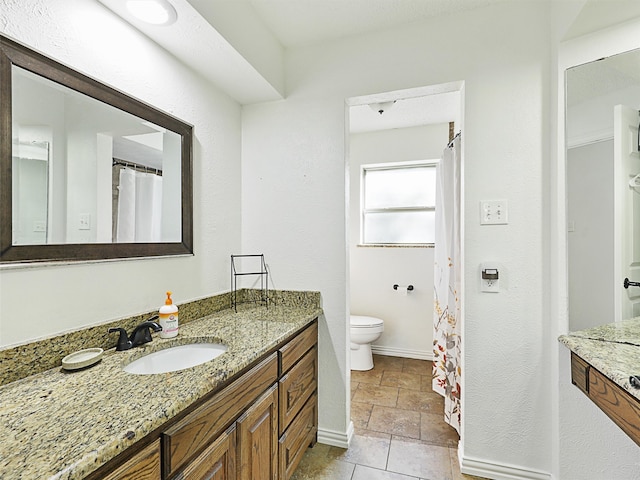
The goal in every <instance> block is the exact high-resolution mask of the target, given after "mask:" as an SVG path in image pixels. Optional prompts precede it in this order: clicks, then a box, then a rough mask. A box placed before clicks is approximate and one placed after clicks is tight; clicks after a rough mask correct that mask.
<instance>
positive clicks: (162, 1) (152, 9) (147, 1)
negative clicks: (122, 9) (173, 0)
mask: <svg viewBox="0 0 640 480" xmlns="http://www.w3.org/2000/svg"><path fill="white" fill-rule="evenodd" d="M127 10H129V13H131V15H133V16H134V17H136V18H137V19H138V20H142V21H143V22H146V23H150V24H152V25H170V24H172V23H173V22H175V21H176V19H177V18H178V14H177V13H176V9H175V8H173V5H171V4H170V3H169V2H168V1H167V0H127Z"/></svg>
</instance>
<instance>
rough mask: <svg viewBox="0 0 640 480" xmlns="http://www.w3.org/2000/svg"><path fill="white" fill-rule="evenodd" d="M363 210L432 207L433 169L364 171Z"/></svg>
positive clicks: (433, 195) (409, 168) (412, 168)
mask: <svg viewBox="0 0 640 480" xmlns="http://www.w3.org/2000/svg"><path fill="white" fill-rule="evenodd" d="M364 181H365V190H364V207H365V208H366V209H370V208H385V207H413V206H434V205H435V203H436V199H435V184H436V183H435V182H436V169H435V167H434V166H429V167H404V168H393V169H384V170H365V180H364Z"/></svg>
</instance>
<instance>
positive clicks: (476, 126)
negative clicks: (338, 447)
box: [243, 2, 551, 471]
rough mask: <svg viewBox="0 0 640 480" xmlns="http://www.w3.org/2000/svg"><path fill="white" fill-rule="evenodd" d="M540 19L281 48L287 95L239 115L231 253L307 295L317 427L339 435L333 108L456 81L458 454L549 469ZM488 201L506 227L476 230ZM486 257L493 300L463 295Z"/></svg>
mask: <svg viewBox="0 0 640 480" xmlns="http://www.w3.org/2000/svg"><path fill="white" fill-rule="evenodd" d="M548 13H549V12H548V9H547V6H546V5H544V4H540V3H535V4H534V3H528V2H525V4H521V3H520V2H519V3H518V4H517V5H514V4H502V5H500V7H495V8H494V7H492V8H486V9H477V10H474V11H473V12H472V13H466V14H460V15H456V16H455V17H443V18H439V19H437V21H432V22H424V23H417V24H412V25H409V26H405V27H403V28H402V29H398V30H394V31H391V32H381V33H378V34H375V35H370V36H363V37H355V38H352V39H349V40H344V41H341V42H336V43H335V44H329V45H323V46H321V47H315V48H313V47H310V48H301V49H297V50H292V51H290V52H289V54H288V57H287V85H288V90H289V96H288V98H287V100H286V101H283V102H275V103H272V104H269V105H260V106H255V107H254V106H250V107H246V108H245V111H244V118H243V245H244V246H245V248H247V249H252V248H254V247H256V246H257V245H263V246H266V247H264V249H265V250H266V251H265V253H267V254H268V257H269V258H270V261H271V263H272V265H273V266H274V270H275V265H278V276H277V278H276V280H277V281H278V282H279V284H277V287H278V288H287V287H288V286H290V285H293V284H302V287H303V288H305V289H315V290H320V291H322V294H323V307H324V310H325V317H326V318H325V320H324V323H323V324H322V325H321V337H320V355H321V358H323V368H322V370H321V372H320V426H321V428H322V427H324V428H331V429H334V430H340V429H342V430H343V431H344V429H345V428H346V423H345V420H344V417H341V415H340V413H341V410H342V409H344V408H348V388H347V384H346V380H347V379H348V372H346V368H347V365H346V358H345V351H346V346H347V327H346V326H347V320H346V319H347V312H348V305H347V301H346V299H347V298H349V292H348V288H347V285H348V282H347V271H346V270H347V269H346V265H347V263H346V252H345V235H346V232H345V220H346V219H345V209H346V200H345V185H346V181H347V179H346V172H345V168H346V166H345V153H346V152H345V121H344V119H345V99H347V98H350V97H354V96H360V95H369V94H374V93H378V92H386V91H393V90H399V89H404V88H410V87H418V86H426V85H435V84H441V83H447V82H452V81H458V80H464V81H465V92H464V99H465V100H464V104H465V109H464V126H463V149H464V155H465V165H464V191H465V194H464V195H465V196H464V208H465V213H464V224H465V233H464V244H465V260H464V278H465V282H466V291H465V298H464V310H465V324H464V332H465V340H464V348H465V356H464V368H465V380H464V382H465V384H464V391H465V392H466V393H465V396H464V398H463V402H464V405H465V414H464V415H465V422H466V427H465V430H464V440H463V446H464V454H465V455H468V456H469V457H470V458H482V459H483V460H484V461H486V462H487V463H488V464H491V463H495V464H508V465H516V466H519V467H521V468H523V469H525V470H531V471H549V470H550V469H551V465H550V460H549V457H550V450H549V448H545V447H544V446H545V445H549V443H550V429H551V418H550V408H551V399H550V396H549V388H550V386H549V378H550V374H551V370H550V367H549V365H548V363H547V362H546V361H545V359H546V358H547V355H548V345H547V344H546V343H545V340H546V338H545V336H544V329H545V323H546V322H547V321H548V320H547V319H546V317H545V316H544V309H543V302H544V298H543V285H542V276H543V263H544V259H543V236H544V234H545V232H544V229H543V224H542V222H543V218H542V209H543V178H542V177H543V168H544V162H545V161H546V155H547V147H548V138H547V137H548V133H547V131H546V130H545V128H544V126H543V125H544V124H545V122H546V116H545V115H546V112H547V108H548V98H547V95H548V92H547V89H548V82H549V77H548V65H549V62H550V58H549V51H550V46H549V43H548V36H547V32H546V30H547V28H548ZM525 24H526V25H527V28H526V29H523V28H522V25H525ZM443 39H446V41H443ZM506 39H508V40H509V41H505V40H506ZM523 112H526V115H524V114H523ZM274 185H278V188H274ZM500 198H506V199H508V201H509V207H510V212H509V216H510V223H509V225H506V226H497V227H496V226H493V227H485V226H480V225H479V202H480V200H484V199H500ZM275 212H278V213H277V214H275ZM291 260H293V261H291ZM491 260H495V261H499V262H501V263H502V264H503V265H504V266H505V272H504V275H505V276H504V277H503V278H504V282H503V283H502V284H503V292H502V293H500V294H485V293H480V292H478V275H479V268H478V267H479V264H480V263H481V262H485V261H491ZM274 276H275V275H274Z"/></svg>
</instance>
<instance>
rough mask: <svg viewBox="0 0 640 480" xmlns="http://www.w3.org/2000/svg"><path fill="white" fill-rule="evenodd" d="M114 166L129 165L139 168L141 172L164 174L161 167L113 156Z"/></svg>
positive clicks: (135, 168)
mask: <svg viewBox="0 0 640 480" xmlns="http://www.w3.org/2000/svg"><path fill="white" fill-rule="evenodd" d="M112 165H113V166H115V165H122V166H123V167H129V168H133V169H134V170H138V171H141V172H145V173H155V174H156V175H160V176H162V169H161V168H154V167H148V166H146V165H140V164H139V163H135V162H128V161H126V160H120V159H119V158H115V157H114V158H113V164H112Z"/></svg>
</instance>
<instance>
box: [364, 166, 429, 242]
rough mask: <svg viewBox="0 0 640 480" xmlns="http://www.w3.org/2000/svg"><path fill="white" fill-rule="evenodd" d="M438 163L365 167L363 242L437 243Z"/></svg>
mask: <svg viewBox="0 0 640 480" xmlns="http://www.w3.org/2000/svg"><path fill="white" fill-rule="evenodd" d="M436 162H437V161H435V160H432V161H422V162H406V163H394V164H380V165H364V166H363V167H362V182H361V185H362V192H361V193H362V195H361V205H362V222H361V235H362V243H363V244H365V245H371V244H384V245H389V244H391V245H423V244H432V243H434V242H435V205H436Z"/></svg>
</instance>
